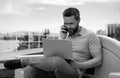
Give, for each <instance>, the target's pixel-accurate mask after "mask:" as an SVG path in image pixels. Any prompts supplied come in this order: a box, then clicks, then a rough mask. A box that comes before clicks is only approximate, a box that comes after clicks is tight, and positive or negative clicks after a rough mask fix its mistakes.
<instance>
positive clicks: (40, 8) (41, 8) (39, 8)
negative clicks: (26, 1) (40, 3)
mask: <svg viewBox="0 0 120 78" xmlns="http://www.w3.org/2000/svg"><path fill="white" fill-rule="evenodd" d="M35 9H36V10H44V9H45V8H44V7H38V8H35Z"/></svg>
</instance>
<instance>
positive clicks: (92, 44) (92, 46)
mask: <svg viewBox="0 0 120 78" xmlns="http://www.w3.org/2000/svg"><path fill="white" fill-rule="evenodd" d="M88 42H89V50H90V51H91V50H92V51H94V50H95V51H96V50H98V49H100V48H101V44H100V39H99V38H98V36H97V35H96V34H95V33H91V34H90V35H89V40H88Z"/></svg>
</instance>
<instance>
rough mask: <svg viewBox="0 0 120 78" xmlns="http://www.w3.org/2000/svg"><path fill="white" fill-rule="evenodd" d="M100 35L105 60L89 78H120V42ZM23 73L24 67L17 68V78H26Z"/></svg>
mask: <svg viewBox="0 0 120 78" xmlns="http://www.w3.org/2000/svg"><path fill="white" fill-rule="evenodd" d="M98 37H99V38H100V41H101V45H102V52H103V62H102V65H100V66H99V67H96V68H95V70H94V74H93V76H90V77H88V78H91V77H92V78H120V42H119V41H117V40H115V39H113V38H110V37H107V36H103V35H98ZM23 74H24V69H16V70H15V78H24V77H23ZM85 78H87V77H85Z"/></svg>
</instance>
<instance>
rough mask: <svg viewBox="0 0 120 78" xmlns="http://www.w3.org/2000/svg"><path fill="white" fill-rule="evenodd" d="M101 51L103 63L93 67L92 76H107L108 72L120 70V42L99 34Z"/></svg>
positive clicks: (101, 77) (97, 77) (102, 77)
mask: <svg viewBox="0 0 120 78" xmlns="http://www.w3.org/2000/svg"><path fill="white" fill-rule="evenodd" d="M99 38H100V41H101V44H102V52H103V63H102V65H101V66H99V67H97V68H95V74H94V78H109V73H111V72H120V42H119V41H117V40H115V39H113V38H110V37H107V36H100V35H99Z"/></svg>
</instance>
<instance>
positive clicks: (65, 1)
mask: <svg viewBox="0 0 120 78" xmlns="http://www.w3.org/2000/svg"><path fill="white" fill-rule="evenodd" d="M24 2H26V3H37V4H38V3H41V4H50V5H81V4H84V3H86V2H120V0H25V1H24Z"/></svg>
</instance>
